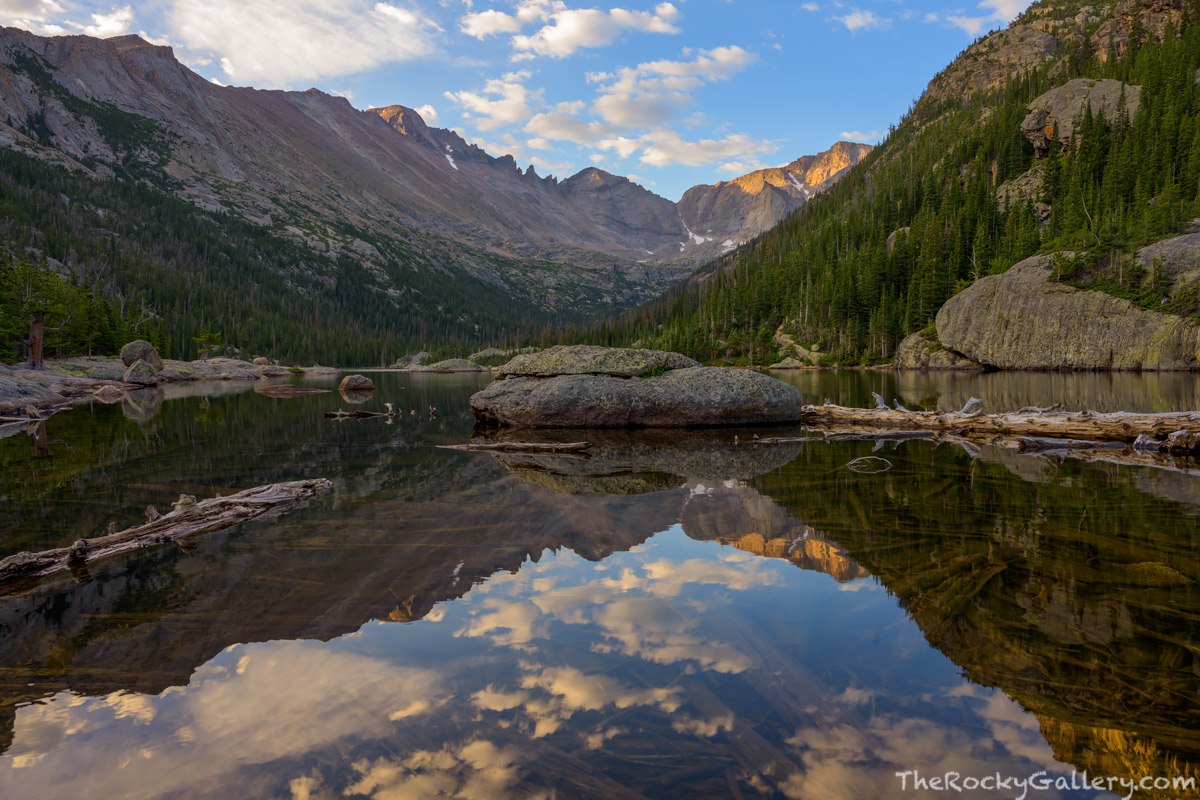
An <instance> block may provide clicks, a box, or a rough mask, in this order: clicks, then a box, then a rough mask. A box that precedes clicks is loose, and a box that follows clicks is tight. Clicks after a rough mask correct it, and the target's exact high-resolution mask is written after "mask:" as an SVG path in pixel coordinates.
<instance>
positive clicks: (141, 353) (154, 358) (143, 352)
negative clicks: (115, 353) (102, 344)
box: [121, 339, 163, 372]
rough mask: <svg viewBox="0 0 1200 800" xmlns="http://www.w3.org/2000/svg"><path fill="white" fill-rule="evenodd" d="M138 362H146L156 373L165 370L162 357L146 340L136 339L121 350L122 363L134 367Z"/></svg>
mask: <svg viewBox="0 0 1200 800" xmlns="http://www.w3.org/2000/svg"><path fill="white" fill-rule="evenodd" d="M138 361H145V362H146V363H147V364H149V365H150V366H151V367H152V368H153V369H154V371H155V372H158V371H159V370H161V369H162V368H163V360H162V356H160V355H159V354H158V351H157V350H155V349H154V345H152V344H150V343H149V342H147V341H146V340H144V339H134V340H133V341H132V342H130V343H129V344H127V345H125V346H124V347H122V348H121V363H122V364H124V365H125V366H127V367H132V366H133V365H134V364H135V363H137V362H138Z"/></svg>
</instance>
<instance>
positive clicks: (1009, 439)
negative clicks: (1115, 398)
mask: <svg viewBox="0 0 1200 800" xmlns="http://www.w3.org/2000/svg"><path fill="white" fill-rule="evenodd" d="M875 402H876V407H875V408H848V407H846V406H838V405H833V404H832V403H829V402H828V401H826V403H825V405H823V406H808V407H806V411H807V414H806V415H805V418H804V423H805V424H806V425H808V426H811V427H815V428H821V429H823V430H833V431H837V430H842V431H853V430H859V431H861V430H863V429H873V430H887V431H906V432H912V433H918V432H928V433H931V434H948V435H952V436H955V437H958V438H961V439H967V440H970V441H974V442H977V443H980V444H999V445H1009V446H1012V445H1014V444H1015V445H1017V446H1018V447H1019V448H1020V449H1025V450H1051V449H1063V448H1068V447H1072V446H1074V447H1077V448H1078V447H1082V446H1084V445H1086V446H1089V447H1095V446H1096V445H1097V444H1098V443H1106V442H1110V443H1120V444H1122V445H1129V446H1131V447H1132V448H1133V449H1134V450H1135V451H1137V452H1141V453H1157V452H1163V453H1174V454H1180V455H1184V454H1189V453H1196V452H1200V412H1193V411H1182V412H1174V413H1166V414H1131V413H1129V412H1126V411H1119V412H1115V413H1111V414H1098V413H1096V412H1094V411H1063V410H1062V405H1061V404H1058V405H1055V406H1050V407H1047V408H1038V407H1036V406H1027V407H1025V408H1022V409H1021V410H1019V411H1013V412H1009V413H1004V414H984V413H983V401H981V400H980V399H979V398H977V397H972V398H971V400H970V401H969V402H968V403H967V404H966V405H965V406H963V408H962V410H961V411H957V412H951V413H939V412H937V411H909V410H908V409H906V408H904V407H903V406H901V405H900V404H899V403H896V408H894V409H893V408H888V406H887V404H886V403H885V402H884V401H883V398H882V397H880V396H879V395H875Z"/></svg>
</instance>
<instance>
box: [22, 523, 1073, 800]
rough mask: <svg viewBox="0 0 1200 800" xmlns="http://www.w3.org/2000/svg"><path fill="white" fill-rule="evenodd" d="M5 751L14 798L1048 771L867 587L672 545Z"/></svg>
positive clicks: (398, 791)
mask: <svg viewBox="0 0 1200 800" xmlns="http://www.w3.org/2000/svg"><path fill="white" fill-rule="evenodd" d="M771 608H786V609H789V613H788V614H787V619H786V620H781V619H779V618H778V616H777V615H775V614H771V613H766V612H767V610H768V609H771ZM14 734H15V743H14V745H13V746H12V747H11V748H10V749H9V752H8V753H7V754H6V755H5V756H4V761H3V766H4V767H6V768H7V769H6V771H5V773H4V774H3V777H2V778H0V786H2V787H3V788H4V789H5V791H6V796H9V795H8V792H13V793H14V794H13V795H12V796H34V795H35V794H36V795H38V796H43V797H44V796H57V797H84V796H89V792H94V791H95V788H96V787H99V786H103V787H104V793H105V794H106V795H115V796H120V797H136V796H146V797H154V796H164V795H167V796H175V795H176V794H177V793H181V794H184V795H186V796H199V797H222V796H226V797H227V796H234V795H236V794H237V793H238V792H240V791H245V788H244V787H251V791H250V792H249V794H250V795H253V796H285V797H286V796H289V794H290V795H291V796H294V797H296V796H300V797H325V796H352V797H358V796H365V797H425V796H461V797H479V798H484V797H491V798H502V797H537V796H544V797H549V796H552V794H553V793H557V796H559V797H636V796H678V797H697V796H711V797H721V796H730V795H733V794H735V793H737V792H742V793H749V794H750V795H751V796H760V793H761V794H765V795H767V796H771V795H780V796H785V797H795V798H800V797H884V796H888V795H890V794H891V793H893V792H894V791H895V789H896V785H897V781H896V778H895V777H894V774H893V773H894V772H895V771H896V770H898V769H905V768H910V767H911V766H912V765H919V766H920V767H921V768H922V769H928V770H930V771H935V770H937V771H940V770H943V769H944V768H954V769H958V770H975V771H977V772H979V773H980V774H983V773H985V772H986V771H989V770H993V771H994V770H996V769H1004V770H1006V771H1009V772H1012V773H1013V774H1022V775H1024V774H1028V773H1031V772H1034V771H1036V770H1037V769H1041V768H1047V767H1052V766H1053V765H1054V760H1053V757H1052V754H1051V751H1050V748H1049V747H1048V746H1047V745H1046V743H1045V741H1044V740H1043V739H1042V737H1041V735H1040V734H1039V731H1038V728H1037V723H1036V721H1035V720H1033V719H1032V718H1031V717H1030V716H1029V715H1027V714H1025V713H1024V712H1022V711H1021V710H1020V709H1019V708H1018V707H1017V706H1016V705H1015V704H1014V703H1013V702H1012V701H1010V700H1008V699H1007V698H1005V697H1004V696H1003V695H1002V694H1000V693H998V692H996V691H993V690H984V689H980V688H977V687H974V686H972V685H971V684H969V683H968V682H966V681H964V680H963V679H962V678H961V677H960V676H959V675H958V674H957V670H956V669H955V668H954V666H953V665H952V664H951V663H950V662H949V661H947V660H946V659H945V658H944V657H942V656H941V655H940V654H938V653H937V652H936V651H934V650H931V649H930V648H928V647H926V646H925V645H924V643H923V642H922V641H921V638H920V632H919V631H918V630H917V629H916V628H915V626H914V625H913V624H912V623H911V621H909V620H908V619H906V617H905V615H904V614H903V612H901V611H900V610H898V609H897V608H896V606H895V604H894V603H893V602H891V600H890V598H889V597H888V595H887V594H886V593H885V592H883V591H882V590H881V589H880V587H878V586H877V585H876V584H875V583H874V582H873V581H871V580H869V579H857V580H855V581H853V582H851V583H842V584H839V583H838V582H836V581H834V580H831V579H829V578H827V577H825V576H822V575H820V574H815V573H806V572H802V571H800V570H796V569H795V568H794V567H792V566H791V565H789V564H787V563H786V562H782V561H772V560H764V559H760V558H757V557H755V556H754V555H751V554H749V553H746V552H743V551H741V550H737V549H734V548H732V547H722V546H721V545H719V544H715V543H701V542H696V541H693V540H690V539H688V538H687V536H686V535H685V534H684V533H683V531H682V530H681V529H680V528H679V527H673V528H671V529H668V530H667V531H665V532H663V533H662V534H660V535H658V536H655V537H654V538H653V539H652V540H651V541H649V542H648V543H646V544H644V545H639V546H636V547H634V548H632V549H631V550H630V551H628V552H624V553H617V554H614V555H612V556H610V557H609V558H608V559H606V560H604V561H602V562H599V563H594V562H589V561H587V560H585V559H583V558H582V557H580V556H578V555H575V554H573V553H571V552H570V551H566V550H563V551H560V552H559V553H557V554H553V555H549V556H547V557H544V558H542V559H541V560H540V561H539V562H536V563H535V562H532V561H527V562H525V563H524V564H522V565H521V567H520V569H519V570H518V571H517V572H515V573H505V572H502V573H498V574H497V575H495V576H493V577H492V578H491V579H490V580H488V581H486V582H484V583H482V584H480V585H478V586H476V587H474V588H473V589H472V590H471V591H470V592H469V593H467V594H466V596H465V597H464V598H463V599H461V600H457V601H451V602H447V603H443V604H439V605H438V606H437V607H435V608H434V609H433V610H432V611H431V612H430V613H429V614H427V615H426V617H425V618H424V620H422V621H421V622H418V623H413V624H408V625H404V624H395V623H388V622H376V623H373V624H369V625H367V626H365V627H364V628H362V629H361V630H360V631H358V632H356V633H353V634H349V635H346V636H343V637H341V638H339V639H337V640H334V641H332V642H330V643H328V644H320V643H316V642H271V643H262V644H245V645H233V646H231V647H229V648H227V649H226V650H225V651H224V652H222V653H221V654H219V655H218V656H217V657H215V658H213V659H212V660H210V661H209V662H207V663H206V664H203V665H202V666H200V667H199V668H198V669H197V670H196V672H195V674H194V675H192V677H191V679H190V681H189V683H188V684H187V685H186V686H180V687H172V688H169V689H167V690H165V691H164V692H162V693H160V694H158V695H141V694H134V693H129V692H122V691H115V692H112V693H109V694H107V695H103V696H99V697H86V696H81V695H78V694H75V693H73V692H63V693H60V694H58V695H56V696H54V697H53V698H51V699H49V700H48V701H47V702H44V703H42V704H38V705H29V706H24V707H22V708H21V709H20V710H19V711H18V713H17V716H16V723H15V729H14ZM47 793H49V794H47Z"/></svg>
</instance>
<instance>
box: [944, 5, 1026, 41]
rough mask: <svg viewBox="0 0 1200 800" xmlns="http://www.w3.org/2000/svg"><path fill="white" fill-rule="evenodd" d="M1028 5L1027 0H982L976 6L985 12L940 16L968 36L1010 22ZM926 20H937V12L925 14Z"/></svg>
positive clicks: (976, 34)
mask: <svg viewBox="0 0 1200 800" xmlns="http://www.w3.org/2000/svg"><path fill="white" fill-rule="evenodd" d="M1028 7H1029V0H983V2H981V3H979V5H978V6H977V8H979V9H980V10H981V11H984V12H987V13H984V14H980V15H978V16H967V15H965V14H962V13H958V14H946V15H945V16H943V17H941V18H940V19H941V20H944V21H945V22H946V23H947V24H948V25H950V26H951V27H954V28H961V29H962V30H963V31H964V32H965V33H966V34H967V35H968V36H972V37H974V36H978V35H979V34H980V33H982V32H983V31H984V30H986V29H988V28H993V27H999V26H1001V25H1007V24H1008V23H1009V22H1012V21H1013V19H1015V18H1016V17H1017V15H1018V14H1020V13H1021V12H1022V11H1024V10H1025V9H1026V8H1028ZM925 21H926V22H938V21H939V17H938V15H937V14H926V15H925Z"/></svg>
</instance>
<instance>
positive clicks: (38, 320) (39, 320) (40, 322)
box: [26, 311, 46, 369]
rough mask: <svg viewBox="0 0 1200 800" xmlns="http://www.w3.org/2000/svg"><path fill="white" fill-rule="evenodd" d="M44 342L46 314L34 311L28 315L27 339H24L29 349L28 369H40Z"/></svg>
mask: <svg viewBox="0 0 1200 800" xmlns="http://www.w3.org/2000/svg"><path fill="white" fill-rule="evenodd" d="M45 340H46V314H45V312H42V311H35V312H33V313H32V314H30V315H29V337H28V338H27V339H26V345H27V346H28V348H29V368H30V369H41V368H42V366H43V364H42V346H43V344H44V343H45Z"/></svg>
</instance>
